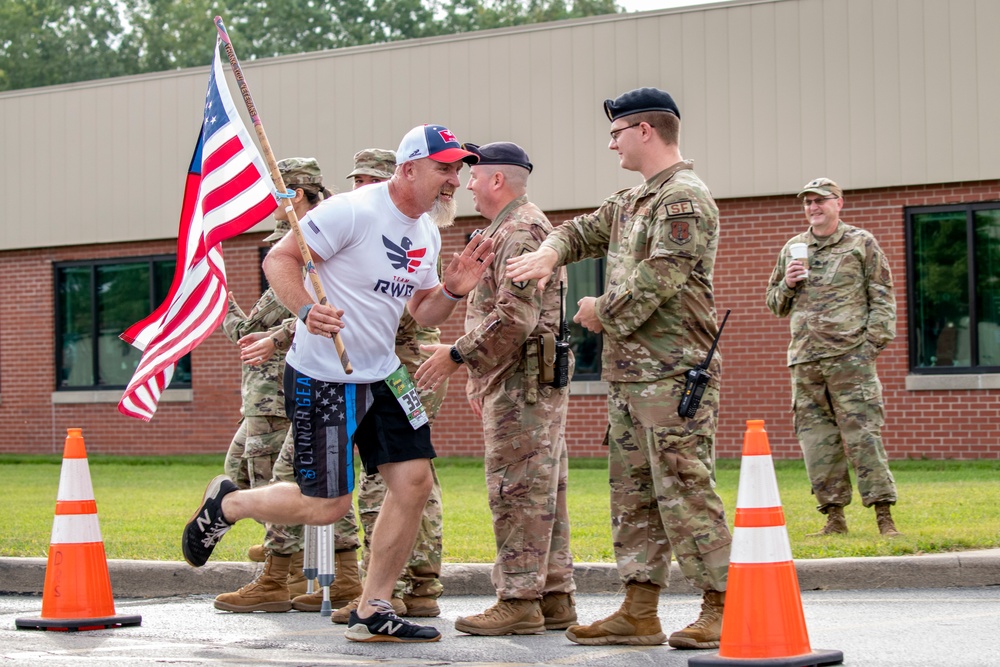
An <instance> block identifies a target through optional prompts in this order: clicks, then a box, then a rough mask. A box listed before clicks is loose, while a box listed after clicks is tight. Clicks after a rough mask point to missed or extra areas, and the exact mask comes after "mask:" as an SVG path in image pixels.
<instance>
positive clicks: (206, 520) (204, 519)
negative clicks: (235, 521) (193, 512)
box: [194, 507, 212, 533]
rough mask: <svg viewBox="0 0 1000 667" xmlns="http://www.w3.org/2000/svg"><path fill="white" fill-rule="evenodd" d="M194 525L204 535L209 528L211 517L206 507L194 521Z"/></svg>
mask: <svg viewBox="0 0 1000 667" xmlns="http://www.w3.org/2000/svg"><path fill="white" fill-rule="evenodd" d="M194 523H195V525H196V526H197V527H198V530H200V531H201V532H203V533H204V532H205V531H206V530H208V528H209V526H211V525H212V517H211V515H210V514H209V513H208V508H207V507H206V508H205V511H204V512H202V513H201V515H200V516H199V517H198V518H197V519H195V520H194Z"/></svg>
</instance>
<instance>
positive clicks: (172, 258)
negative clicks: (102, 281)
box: [52, 254, 193, 393]
mask: <svg viewBox="0 0 1000 667" xmlns="http://www.w3.org/2000/svg"><path fill="white" fill-rule="evenodd" d="M176 261H177V256H176V255H172V254H155V255H136V256H133V257H106V258H102V259H80V260H67V261H59V262H53V264H52V304H53V311H54V312H53V324H54V327H55V332H54V333H55V336H54V337H53V345H54V347H55V350H54V353H55V354H54V355H53V361H54V366H53V370H54V383H55V387H54V391H55V392H58V393H69V392H81V391H84V392H87V391H120V390H124V389H125V388H126V387H127V384H120V385H119V384H97V383H96V379H97V378H98V377H99V376H100V373H99V369H100V358H99V354H100V349H99V347H100V346H98V345H97V344H94V345H92V346H91V348H92V349H91V355H90V363H91V373H92V374H93V377H94V379H95V384H90V385H86V386H80V385H73V386H67V387H64V386H61V382H60V375H61V369H62V368H63V361H64V358H63V352H64V350H63V339H64V335H65V331H64V328H65V325H66V323H65V322H64V321H63V309H62V303H61V301H60V295H59V286H60V281H59V277H60V276H59V274H60V272H61V271H63V270H65V269H73V268H81V267H83V268H87V269H89V279H90V285H89V293H90V295H89V296H90V322H91V332H90V333H91V337H92V340H94V341H95V342H96V341H98V340H99V339H100V338H99V336H100V323H99V321H98V312H97V304H98V299H97V296H98V295H97V271H98V269H99V268H101V267H107V266H114V265H130V264H143V263H145V264H147V265H148V267H149V286H148V287H149V303H150V313H152V312H153V310H155V309H156V308H157V307H158V306H159V305H160V302H161V301H162V300H163V298H165V297H166V295H164V296H163V298H159V299H158V298H157V296H156V280H155V276H156V270H155V264H156V263H158V262H176ZM186 356H190V355H186ZM192 376H193V373H192ZM170 385H171V386H170V388H171V389H191V388H192V382H183V381H181V380H179V379H178V378H176V377H175V378H174V379H173V380H172V381H171V383H170Z"/></svg>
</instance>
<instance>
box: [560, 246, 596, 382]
mask: <svg viewBox="0 0 1000 667" xmlns="http://www.w3.org/2000/svg"><path fill="white" fill-rule="evenodd" d="M566 271H567V280H568V282H569V285H568V286H567V290H566V319H567V321H568V322H569V335H570V340H569V345H570V349H572V350H573V356H574V357H575V359H576V369H575V370H574V371H573V380H577V381H586V380H599V379H600V378H601V350H602V349H603V337H602V336H600V335H599V334H595V333H591V332H589V331H587V330H586V329H584V328H583V327H582V326H580V325H579V324H577V323H576V322H574V321H573V317H574V316H575V315H576V311H577V310H578V309H577V307H576V303H577V301H579V300H580V299H582V298H583V297H585V296H599V295H600V294H602V293H603V292H604V259H603V258H601V259H585V260H583V261H580V262H574V263H573V264H569V265H567V266H566Z"/></svg>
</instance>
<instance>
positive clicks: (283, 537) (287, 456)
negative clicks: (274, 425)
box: [264, 428, 361, 556]
mask: <svg viewBox="0 0 1000 667" xmlns="http://www.w3.org/2000/svg"><path fill="white" fill-rule="evenodd" d="M294 456H295V442H294V440H293V439H292V429H290V428H289V429H288V433H287V435H286V436H285V441H284V442H283V443H282V445H281V453H280V454H279V455H278V460H277V461H275V463H274V475H273V476H272V478H271V482H291V483H292V484H295V464H294ZM265 526H266V528H267V532H266V533H265V534H264V548H266V549H269V550H271V551H273V552H274V553H277V554H282V555H286V556H287V555H290V554H294V553H298V552H299V551H302V549H303V548H304V547H305V542H304V540H305V533H304V530H303V527H302V526H301V525H295V526H286V525H281V524H275V523H268V524H265ZM334 526H335V530H334V540H333V548H334V550H336V551H353V550H355V549H357V548H358V546H360V544H361V543H360V541H359V540H358V524H357V523H356V522H355V520H354V512H348V513H347V514H346V515H345V516H344V518H342V519H340V520H339V521H337V522H336V523H335V524H334Z"/></svg>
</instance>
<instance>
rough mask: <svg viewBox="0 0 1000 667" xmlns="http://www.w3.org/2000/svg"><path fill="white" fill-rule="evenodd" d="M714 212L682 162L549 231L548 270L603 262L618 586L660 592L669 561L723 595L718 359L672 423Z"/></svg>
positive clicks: (691, 358) (706, 269)
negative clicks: (694, 409)
mask: <svg viewBox="0 0 1000 667" xmlns="http://www.w3.org/2000/svg"><path fill="white" fill-rule="evenodd" d="M718 241H719V229H718V208H717V207H716V205H715V201H714V200H713V199H712V196H711V194H710V193H709V191H708V187H707V186H706V185H705V184H704V183H703V182H702V181H701V179H699V178H698V177H697V176H696V175H695V173H694V171H692V164H691V163H690V162H679V163H677V164H675V165H673V166H672V167H670V168H668V169H666V170H664V171H662V172H660V173H659V174H657V175H656V176H653V177H652V178H650V179H649V180H647V181H646V182H645V183H644V184H642V185H640V186H638V187H635V188H631V189H628V190H622V191H620V192H617V193H615V194H614V195H612V196H611V197H609V198H608V199H607V200H605V202H604V204H602V205H601V207H600V208H599V209H598V210H597V211H595V212H594V213H590V214H587V215H583V216H580V217H577V218H575V219H574V220H571V221H569V222H567V223H565V224H563V225H561V226H560V227H559V228H557V229H556V230H555V231H554V232H553V233H552V234H551V235H549V237H548V239H546V241H545V243H544V244H543V246H545V247H549V248H552V249H553V250H555V251H556V253H557V254H558V257H559V260H558V263H559V264H565V263H568V262H574V261H578V260H581V259H585V258H588V257H603V256H605V254H606V255H607V277H606V281H605V290H604V294H603V295H602V296H600V297H598V298H597V301H596V304H595V308H596V313H597V317H598V318H599V320H600V322H601V324H602V326H603V328H604V355H603V368H602V377H603V379H604V380H606V381H607V382H608V384H609V389H608V413H609V429H608V445H609V475H610V482H611V513H612V534H613V538H614V547H615V558H616V560H617V563H618V571H619V574H620V576H621V577H622V580H623V581H624V582H625V583H626V584H630V583H646V582H650V583H653V584H656V585H658V586H660V587H665V586H666V585H667V580H668V575H669V566H670V553H671V549H672V550H673V553H674V555H675V556H676V558H677V562H678V564H679V565H680V567H681V571H682V572H683V573H684V575H685V576H686V577H687V579H688V581H689V582H690V583H691V584H692V585H694V586H696V587H698V588H701V589H703V590H705V591H712V590H714V591H725V590H726V575H727V572H728V567H729V549H730V543H731V541H732V537H731V535H730V532H729V528H728V526H727V525H726V519H725V512H724V510H723V507H722V500H721V499H720V498H719V496H718V494H717V493H716V491H715V481H714V478H713V461H712V455H711V453H712V448H713V445H714V440H715V429H716V424H717V419H718V410H719V376H720V371H721V357H720V355H719V354H718V353H717V354H716V355H715V357H714V358H713V360H712V364H711V367H710V369H709V371H710V372H711V374H712V380H711V381H710V383H709V385H708V387H707V388H706V391H705V395H704V398H703V399H702V402H701V406H700V408H699V410H698V414H697V415H696V417H695V418H693V419H684V418H681V417H679V416H678V415H677V405H678V403H679V400H680V396H681V393H682V390H683V387H684V377H683V374H684V373H685V371H687V370H688V369H690V368H692V367H694V366H695V365H697V364H699V363H701V362H702V361H704V359H705V356H706V355H707V353H708V349H709V347H710V346H711V344H712V339H713V337H714V336H715V335H716V334H717V333H718V324H717V322H716V314H715V305H714V297H713V294H712V273H713V269H714V265H715V254H716V248H717V246H718Z"/></svg>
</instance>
